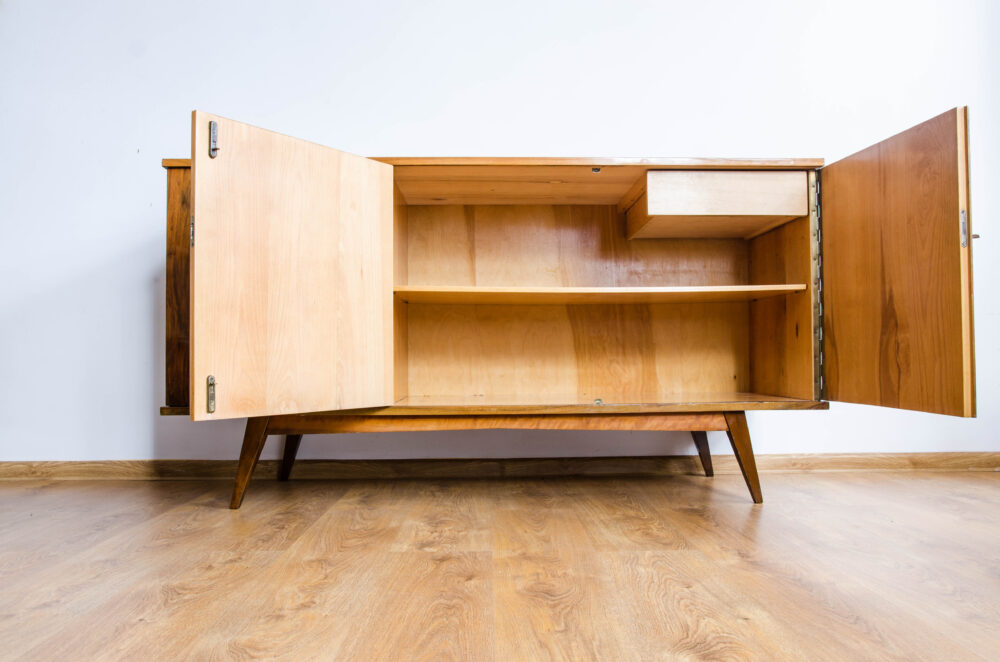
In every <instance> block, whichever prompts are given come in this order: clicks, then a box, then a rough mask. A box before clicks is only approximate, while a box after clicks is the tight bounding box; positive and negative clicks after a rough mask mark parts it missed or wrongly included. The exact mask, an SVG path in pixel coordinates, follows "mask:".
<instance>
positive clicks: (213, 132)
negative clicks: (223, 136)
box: [208, 121, 219, 159]
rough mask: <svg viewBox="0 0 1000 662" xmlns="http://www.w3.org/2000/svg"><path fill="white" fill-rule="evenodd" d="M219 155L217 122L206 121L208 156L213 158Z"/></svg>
mask: <svg viewBox="0 0 1000 662" xmlns="http://www.w3.org/2000/svg"><path fill="white" fill-rule="evenodd" d="M218 155H219V123H218V122H215V121H212V122H209V123H208V156H209V158H212V159H214V158H215V157H217V156H218Z"/></svg>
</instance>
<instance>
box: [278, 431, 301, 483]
mask: <svg viewBox="0 0 1000 662" xmlns="http://www.w3.org/2000/svg"><path fill="white" fill-rule="evenodd" d="M301 444H302V435H301V434H287V435H285V446H284V448H282V450H281V466H280V467H279V468H278V480H288V479H289V478H291V476H292V467H293V466H295V456H296V455H298V453H299V446H300V445H301Z"/></svg>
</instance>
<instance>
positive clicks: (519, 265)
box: [396, 205, 749, 287]
mask: <svg viewBox="0 0 1000 662" xmlns="http://www.w3.org/2000/svg"><path fill="white" fill-rule="evenodd" d="M407 218H408V250H407V274H408V280H407V282H406V283H400V282H397V283H396V285H397V286H399V285H411V286H419V285H469V286H484V287H491V286H492V287H516V286H522V287H549V286H555V287H644V286H708V285H746V284H748V283H749V280H748V278H749V275H748V257H747V251H748V246H747V245H746V242H744V241H740V240H733V239H714V240H703V239H694V240H690V239H689V240H660V241H627V240H626V239H625V235H624V231H623V222H622V217H621V215H620V214H619V213H618V212H617V211H616V210H615V208H614V207H613V206H610V205H593V206H586V205H562V206H560V205H493V206H489V205H465V206H462V205H447V206H439V207H410V208H409V209H408V211H407Z"/></svg>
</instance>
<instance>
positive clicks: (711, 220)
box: [628, 170, 809, 239]
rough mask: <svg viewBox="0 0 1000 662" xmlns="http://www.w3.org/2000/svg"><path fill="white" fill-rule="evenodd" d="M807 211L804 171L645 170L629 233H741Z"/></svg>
mask: <svg viewBox="0 0 1000 662" xmlns="http://www.w3.org/2000/svg"><path fill="white" fill-rule="evenodd" d="M808 213H809V201H808V176H807V173H806V171H804V170H799V171H767V172H764V171H735V172H734V171H693V170H672V171H649V172H648V173H646V190H645V193H644V195H643V196H642V197H641V198H640V199H639V201H638V202H637V203H636V204H635V205H634V206H633V207H632V209H630V210H629V212H628V235H629V237H630V238H633V239H640V238H657V237H662V238H666V237H700V236H704V237H744V238H748V237H751V236H755V235H756V234H760V233H762V232H766V231H767V230H769V229H771V228H773V227H775V226H776V225H780V224H781V223H784V222H786V221H789V220H792V219H794V218H799V217H801V216H806V215H808Z"/></svg>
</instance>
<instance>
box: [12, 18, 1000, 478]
mask: <svg viewBox="0 0 1000 662" xmlns="http://www.w3.org/2000/svg"><path fill="white" fill-rule="evenodd" d="M998 44H1000V11H998V5H997V3H995V2H991V1H990V0H983V1H982V2H972V1H961V0H942V1H940V2H916V1H913V0H910V1H908V2H900V3H883V2H877V1H873V0H865V1H864V2H847V1H844V0H840V1H838V2H822V1H819V0H813V1H811V2H801V1H798V2H796V1H785V2H732V3H719V2H706V1H701V2H695V1H691V0H688V1H685V2H677V3H668V2H649V3H640V2H621V1H619V2H608V1H607V0H604V1H601V2H572V3H546V2H540V1H539V0H533V1H528V2H523V1H519V0H518V1H514V0H508V1H507V2H503V3H497V2H494V3H488V4H487V3H477V2H470V1H469V0H463V1H457V2H421V3H416V2H410V3H407V2H373V1H369V2H324V1H313V2H309V3H285V2H262V1H259V0H255V1H245V0H244V1H240V2H236V1H230V2H205V1H202V2H189V1H177V0H173V1H171V2H146V3H143V2H134V1H125V0H117V1H104V2H98V3H93V2H71V1H68V0H67V1H65V2H51V1H41V0H0V223H2V228H0V247H2V248H0V256H2V257H0V460H83V459H130V458H152V457H158V458H235V457H236V454H237V452H238V447H239V441H240V437H241V434H242V421H240V422H232V421H230V422H217V423H206V424H192V423H190V422H188V421H186V420H181V419H177V418H171V419H161V418H159V417H158V416H157V407H158V405H160V404H161V402H162V397H163V386H162V382H163V350H162V344H163V306H164V302H163V299H164V297H163V289H164V282H163V281H164V208H165V175H164V171H163V170H161V169H160V166H159V160H160V158H161V157H165V156H173V157H186V156H188V155H189V151H190V147H189V146H190V138H189V131H190V119H189V112H190V111H191V110H192V109H193V108H199V109H202V110H207V111H210V112H214V113H219V114H221V115H224V116H228V117H232V118H234V119H239V120H242V121H245V122H249V123H252V124H256V125H259V126H264V127H267V128H271V129H274V130H277V131H281V132H283V133H287V134H291V135H294V136H299V137H303V138H308V139H310V140H313V141H316V142H320V143H323V144H327V145H331V146H334V147H337V148H340V149H344V150H347V151H351V152H355V153H359V154H369V155H401V156H402V155H422V156H427V155H463V156H465V155H469V156H474V155H497V156H501V155H524V156H535V155H537V156H593V155H600V156H719V157H725V156H733V157H740V156H746V157H770V156H773V157H786V156H788V157H794V156H799V157H824V158H826V159H827V160H828V161H832V160H836V159H837V158H839V157H842V156H845V155H847V154H849V153H851V152H853V151H856V150H858V149H860V148H863V147H865V146H867V145H869V144H871V143H873V142H876V141H878V140H881V139H883V138H885V137H888V136H889V135H891V134H893V133H896V132H898V131H900V130H902V129H905V128H907V127H909V126H911V125H913V124H916V123H918V122H920V121H923V120H925V119H928V118H930V117H931V116H933V115H936V114H938V113H940V112H942V111H944V110H946V109H948V108H951V107H953V106H955V105H960V104H968V105H969V106H970V115H971V128H970V132H971V143H972V146H971V161H972V199H973V202H972V208H973V222H974V226H975V230H976V231H977V232H979V233H981V234H982V235H983V238H982V239H981V240H979V241H978V242H977V244H976V255H975V282H976V285H977V289H976V298H975V313H976V337H977V340H978V342H977V347H976V350H977V351H976V358H977V364H978V393H979V398H978V402H979V412H980V415H979V418H978V419H976V420H962V419H957V418H949V417H944V416H931V415H923V414H914V413H908V412H901V411H892V410H888V409H876V408H870V407H861V406H847V405H838V404H834V405H832V406H831V409H830V411H828V412H776V413H751V414H750V425H751V430H752V433H753V435H754V445H755V447H756V449H757V451H758V452H760V453H784V452H848V451H932V450H960V451H969V450H994V451H1000V433H998V432H997V431H998V430H1000V419H998V415H997V412H996V407H995V405H996V403H997V398H998V395H1000V385H998V384H1000V380H998V377H997V375H998V374H1000V352H998V338H1000V333H998V314H997V313H998V302H1000V298H998V295H997V288H996V285H997V284H998V279H997V271H998V266H997V265H998V255H1000V253H998V250H997V246H998V245H1000V231H998V230H1000V227H998V226H997V223H996V220H995V219H996V216H997V213H998V212H1000V186H998V185H997V181H1000V127H998V120H1000V96H998V80H997V76H998V68H1000V47H998ZM712 441H713V445H714V446H715V447H716V449H717V450H719V451H722V450H724V448H725V437H724V435H722V434H720V433H713V434H712ZM567 442H571V443H572V444H573V445H572V446H570V447H567V445H566V444H567ZM272 445H274V446H275V448H269V449H268V450H267V451H266V452H268V453H273V452H276V446H277V444H276V443H275V442H272ZM570 448H571V449H572V450H570ZM687 452H692V449H691V446H690V441H689V437H688V436H687V435H682V434H677V435H665V434H650V433H631V434H629V433H615V434H603V433H601V434H598V433H586V434H572V433H518V432H511V433H507V432H484V433H476V434H465V433H446V434H432V433H424V434H413V435H396V436H393V435H344V436H342V437H339V438H328V437H327V438H321V437H316V438H313V439H310V438H308V437H307V441H306V442H305V444H304V445H303V453H302V455H303V456H304V457H401V456H477V455H486V456H529V455H546V454H550V455H552V454H554V455H566V454H571V453H575V454H581V455H584V454H614V453H621V454H643V453H651V454H657V453H687Z"/></svg>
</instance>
